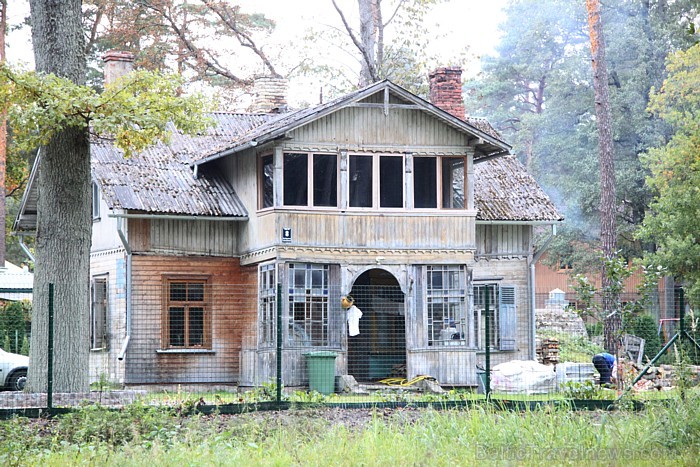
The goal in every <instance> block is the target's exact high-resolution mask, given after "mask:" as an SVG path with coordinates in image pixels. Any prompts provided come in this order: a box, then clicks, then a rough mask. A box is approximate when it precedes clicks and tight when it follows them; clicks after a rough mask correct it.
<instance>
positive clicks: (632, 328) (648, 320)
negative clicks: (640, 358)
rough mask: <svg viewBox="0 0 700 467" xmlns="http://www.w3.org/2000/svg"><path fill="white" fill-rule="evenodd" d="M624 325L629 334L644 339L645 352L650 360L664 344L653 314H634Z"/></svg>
mask: <svg viewBox="0 0 700 467" xmlns="http://www.w3.org/2000/svg"><path fill="white" fill-rule="evenodd" d="M624 327H625V331H626V332H627V333H628V334H632V335H634V336H637V337H641V338H642V339H644V341H645V342H644V354H645V355H646V357H647V358H648V359H649V360H651V359H652V358H654V357H655V356H656V354H657V353H659V350H661V347H662V346H663V344H662V342H661V338H659V335H658V329H657V327H656V321H655V320H654V318H653V317H651V315H648V314H641V315H638V316H634V317H632V318H631V319H630V320H629V322H628V323H625V325H624Z"/></svg>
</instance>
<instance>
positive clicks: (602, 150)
mask: <svg viewBox="0 0 700 467" xmlns="http://www.w3.org/2000/svg"><path fill="white" fill-rule="evenodd" d="M586 8H587V9H588V28H589V34H590V38H591V57H592V64H593V90H594V92H595V114H596V119H597V123H598V158H599V160H600V242H601V246H602V249H603V254H604V256H605V257H606V258H612V257H613V255H614V254H615V248H616V227H615V207H616V198H617V194H616V188H615V165H614V162H613V136H612V115H611V111H610V96H609V95H608V70H607V65H606V62H605V41H604V38H603V24H602V21H601V18H600V2H599V1H598V0H586ZM602 285H603V289H605V288H607V287H608V286H609V285H610V284H609V278H608V277H607V273H606V271H605V266H603V268H602ZM605 295H606V296H607V295H609V294H605ZM615 303H617V300H616V297H607V298H606V299H604V300H603V311H604V313H605V316H606V318H605V327H604V336H605V347H606V349H607V350H608V351H609V352H611V353H615V352H616V351H617V348H618V341H619V339H620V328H621V325H622V319H621V315H620V312H619V310H616V309H613V308H614V304H615Z"/></svg>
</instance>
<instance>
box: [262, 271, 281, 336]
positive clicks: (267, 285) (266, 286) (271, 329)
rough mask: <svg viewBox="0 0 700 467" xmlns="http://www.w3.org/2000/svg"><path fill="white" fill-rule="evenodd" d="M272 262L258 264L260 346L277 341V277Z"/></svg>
mask: <svg viewBox="0 0 700 467" xmlns="http://www.w3.org/2000/svg"><path fill="white" fill-rule="evenodd" d="M275 273H276V268H275V265H274V264H264V265H262V266H260V270H259V272H258V310H259V315H260V316H259V319H258V323H259V332H258V338H259V341H260V345H261V346H262V347H268V346H272V345H275V343H276V342H277V278H276V274H275Z"/></svg>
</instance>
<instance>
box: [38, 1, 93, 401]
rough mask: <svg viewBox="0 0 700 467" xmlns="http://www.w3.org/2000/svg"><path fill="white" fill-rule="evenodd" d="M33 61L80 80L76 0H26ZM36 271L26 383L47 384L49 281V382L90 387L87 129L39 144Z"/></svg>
mask: <svg viewBox="0 0 700 467" xmlns="http://www.w3.org/2000/svg"><path fill="white" fill-rule="evenodd" d="M30 8H31V22H32V40H33V44H34V59H35V63H36V69H37V70H38V71H41V72H45V73H54V74H56V75H58V76H63V77H66V78H68V79H70V80H72V81H73V82H75V83H78V84H83V83H84V82H85V73H86V66H85V47H84V39H83V34H82V29H81V1H80V0H30ZM40 157H41V165H40V170H39V177H38V183H39V184H38V188H39V198H38V202H37V236H36V273H35V276H34V307H33V313H32V338H31V352H30V364H29V378H28V385H29V389H30V391H33V392H34V391H45V390H46V388H47V363H48V359H47V336H48V284H49V283H53V284H55V296H54V313H55V322H54V378H53V380H54V390H55V391H57V392H80V391H86V390H87V389H88V352H89V348H88V345H89V344H88V340H89V338H88V335H89V304H90V303H89V296H90V295H89V266H90V264H89V258H90V242H91V235H92V233H91V231H92V220H91V194H92V193H91V190H90V180H91V178H90V151H89V145H88V136H87V131H85V130H78V129H67V130H64V131H62V132H61V133H59V134H57V135H56V136H55V137H54V138H53V139H52V140H51V142H50V143H49V144H48V145H46V146H44V147H42V148H41V149H40Z"/></svg>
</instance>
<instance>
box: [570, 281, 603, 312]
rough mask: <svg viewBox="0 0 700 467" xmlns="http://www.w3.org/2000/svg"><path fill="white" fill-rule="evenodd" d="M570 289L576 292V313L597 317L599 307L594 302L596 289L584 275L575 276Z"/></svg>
mask: <svg viewBox="0 0 700 467" xmlns="http://www.w3.org/2000/svg"><path fill="white" fill-rule="evenodd" d="M571 288H572V289H573V291H574V292H576V299H577V301H578V302H579V306H578V307H577V309H576V311H578V312H579V314H581V315H583V316H591V317H596V318H597V317H598V314H599V312H600V306H599V305H598V303H597V302H596V300H595V298H596V293H597V291H596V288H595V286H594V285H593V284H591V282H590V281H589V280H588V276H586V275H584V274H576V275H575V276H574V278H573V283H572V284H571Z"/></svg>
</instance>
